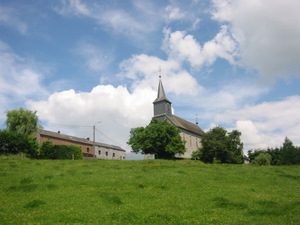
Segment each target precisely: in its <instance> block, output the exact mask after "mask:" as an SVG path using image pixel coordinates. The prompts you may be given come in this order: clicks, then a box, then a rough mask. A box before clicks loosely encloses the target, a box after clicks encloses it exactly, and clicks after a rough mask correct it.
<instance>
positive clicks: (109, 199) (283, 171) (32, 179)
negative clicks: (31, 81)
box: [0, 156, 300, 224]
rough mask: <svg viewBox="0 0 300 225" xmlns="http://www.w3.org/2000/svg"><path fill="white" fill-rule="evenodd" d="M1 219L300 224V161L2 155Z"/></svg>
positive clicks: (3, 221) (21, 221)
mask: <svg viewBox="0 0 300 225" xmlns="http://www.w3.org/2000/svg"><path fill="white" fill-rule="evenodd" d="M0 224H300V166H280V167H277V166H268V167H263V166H253V165H210V164H203V163H201V162H199V161H190V160H182V161H165V160H151V161H105V160H95V161H92V160H89V161H84V160H83V161H69V160H57V161H55V160H53V161H51V160H29V159H23V160H22V159H16V158H11V157H10V158H7V157H4V156H0Z"/></svg>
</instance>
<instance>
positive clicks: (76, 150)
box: [54, 145, 83, 159]
mask: <svg viewBox="0 0 300 225" xmlns="http://www.w3.org/2000/svg"><path fill="white" fill-rule="evenodd" d="M54 152H55V155H56V158H57V159H72V155H74V159H82V158H83V154H82V151H81V148H80V147H79V146H75V145H54Z"/></svg>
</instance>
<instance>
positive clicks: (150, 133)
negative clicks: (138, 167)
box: [127, 119, 300, 165]
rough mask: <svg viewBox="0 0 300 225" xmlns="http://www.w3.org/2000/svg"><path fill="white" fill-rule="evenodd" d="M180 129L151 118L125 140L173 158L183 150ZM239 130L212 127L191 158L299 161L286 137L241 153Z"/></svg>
mask: <svg viewBox="0 0 300 225" xmlns="http://www.w3.org/2000/svg"><path fill="white" fill-rule="evenodd" d="M179 134H180V130H179V129H177V128H176V127H175V126H173V125H172V124H170V123H168V122H167V121H166V120H164V121H159V120H157V119H153V120H152V121H151V122H150V124H149V125H147V126H146V127H137V128H132V129H131V131H130V138H129V141H128V142H127V143H128V144H129V145H130V146H131V147H132V151H133V152H134V153H142V154H154V155H155V158H157V159H175V158H176V157H175V156H176V154H177V155H178V154H179V155H180V154H184V153H185V151H186V149H185V142H184V141H183V140H182V139H181V137H180V135H179ZM241 135H242V134H241V132H240V131H238V130H233V131H231V132H228V131H227V130H225V129H224V128H222V127H219V126H217V127H214V128H212V129H210V130H209V131H208V132H206V133H204V134H203V135H202V139H201V147H200V148H199V149H198V150H197V151H194V152H193V154H192V158H193V159H197V160H201V161H203V162H205V163H234V164H242V163H244V161H245V160H248V159H249V161H250V163H252V164H258V165H294V164H300V148H299V147H296V146H294V145H293V143H292V141H291V140H289V139H288V138H286V139H285V141H284V143H283V146H282V147H280V148H268V149H266V150H264V149H257V150H254V151H253V150H250V151H249V152H248V157H247V156H245V155H244V151H243V143H242V141H241Z"/></svg>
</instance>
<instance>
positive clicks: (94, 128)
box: [93, 121, 101, 158]
mask: <svg viewBox="0 0 300 225" xmlns="http://www.w3.org/2000/svg"><path fill="white" fill-rule="evenodd" d="M96 123H101V121H98V122H96ZM96 123H95V124H94V125H93V149H94V155H93V157H94V158H96V140H95V131H96Z"/></svg>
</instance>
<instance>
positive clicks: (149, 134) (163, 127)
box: [127, 119, 186, 159]
mask: <svg viewBox="0 0 300 225" xmlns="http://www.w3.org/2000/svg"><path fill="white" fill-rule="evenodd" d="M179 133H180V130H179V129H177V128H176V127H175V126H173V125H172V124H170V123H168V122H167V121H166V120H164V121H160V120H157V119H153V120H152V121H151V122H150V124H149V125H148V126H146V127H137V128H132V129H131V130H130V139H129V141H128V142H127V144H129V145H130V146H131V148H132V151H133V152H134V153H139V152H141V153H143V154H155V156H156V158H164V159H171V158H174V156H175V154H176V153H180V154H183V153H184V152H185V151H186V150H185V146H184V141H182V139H181V137H180V135H179Z"/></svg>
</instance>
